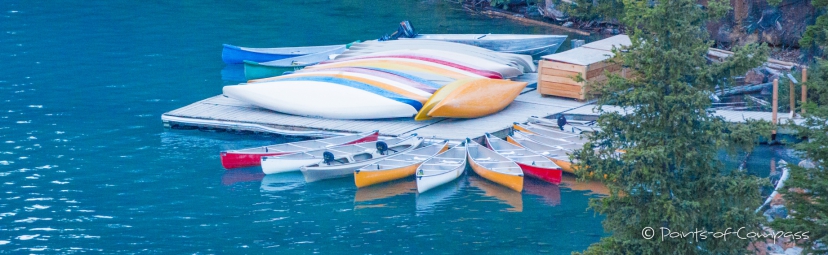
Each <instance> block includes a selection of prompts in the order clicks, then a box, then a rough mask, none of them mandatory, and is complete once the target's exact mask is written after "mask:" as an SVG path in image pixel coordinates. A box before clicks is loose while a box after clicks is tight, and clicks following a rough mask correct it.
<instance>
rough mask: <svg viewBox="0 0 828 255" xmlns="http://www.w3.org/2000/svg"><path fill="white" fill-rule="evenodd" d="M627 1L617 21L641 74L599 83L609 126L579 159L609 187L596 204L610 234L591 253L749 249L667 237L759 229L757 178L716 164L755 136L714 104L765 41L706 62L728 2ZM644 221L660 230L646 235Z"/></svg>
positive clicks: (762, 55) (733, 241)
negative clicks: (724, 152) (723, 152)
mask: <svg viewBox="0 0 828 255" xmlns="http://www.w3.org/2000/svg"><path fill="white" fill-rule="evenodd" d="M623 6H624V9H623V10H621V11H620V12H619V13H621V15H620V16H619V17H618V19H619V20H620V21H621V22H622V23H623V24H624V25H625V26H626V27H627V28H628V30H627V31H628V35H629V36H630V38H631V39H632V46H630V47H629V48H628V49H625V50H624V51H625V53H624V52H618V53H620V54H619V55H620V57H619V58H620V61H623V64H624V65H625V66H627V67H629V68H631V69H632V70H634V72H635V73H636V75H635V77H634V78H633V79H629V80H625V79H622V78H620V77H618V76H611V78H610V79H609V80H608V81H607V82H606V83H605V84H601V91H602V95H603V96H602V97H601V98H599V100H598V105H599V106H598V108H599V109H600V110H601V111H602V113H603V114H602V116H601V117H600V118H599V120H598V123H599V126H600V127H601V128H602V130H604V131H603V132H600V133H598V134H596V135H594V136H591V137H590V142H588V143H587V144H586V145H585V147H584V150H579V151H577V152H576V153H575V154H574V155H573V157H574V158H576V159H578V166H577V167H578V171H577V173H578V175H579V176H581V177H582V178H593V179H598V180H600V181H602V182H604V183H605V184H606V185H607V186H608V187H609V188H610V191H611V194H610V195H609V196H608V197H604V198H598V199H593V200H592V201H591V202H590V206H591V207H592V208H593V209H594V210H596V211H597V212H598V213H601V214H604V215H606V219H605V220H604V227H605V229H606V230H607V231H608V232H609V233H611V236H609V237H606V238H603V239H602V240H601V241H600V242H599V243H596V244H593V245H592V246H590V247H589V249H588V250H586V251H585V252H584V254H745V253H748V251H747V249H748V246H749V245H748V244H749V243H750V240H741V239H739V238H737V237H736V236H735V235H733V234H731V235H729V236H728V237H727V238H722V237H719V238H715V237H714V236H713V235H712V234H705V235H704V236H702V235H701V234H696V235H686V236H684V237H682V238H676V237H664V238H662V234H665V233H669V232H683V233H688V232H694V231H697V230H699V231H712V232H715V231H722V232H724V231H727V228H731V229H730V231H736V230H737V229H739V228H741V227H745V229H743V230H742V231H745V232H743V233H747V232H748V231H757V232H759V231H760V228H759V227H760V222H761V220H762V219H761V218H760V217H759V216H758V215H757V214H755V213H754V212H753V211H754V209H755V208H756V206H757V205H759V204H761V201H760V192H759V186H760V179H759V178H757V177H752V176H748V175H746V174H745V173H743V172H742V171H739V170H736V169H725V168H724V167H723V166H722V165H721V164H720V163H719V161H718V160H717V153H718V151H719V150H720V149H721V148H723V147H726V146H728V145H731V144H732V142H733V141H738V142H737V143H739V144H748V145H752V144H753V142H752V141H753V139H754V138H755V136H756V134H755V133H754V132H747V131H749V130H747V131H746V130H745V129H734V128H733V127H732V126H729V125H728V124H727V123H725V121H724V120H723V119H722V118H720V117H717V116H715V115H714V114H712V112H711V111H709V110H708V109H709V108H710V106H711V103H712V102H711V99H710V95H711V93H713V91H714V90H715V89H716V86H726V85H728V84H729V83H730V81H731V80H732V78H733V76H735V75H741V74H744V73H745V72H746V71H747V70H748V69H750V68H753V67H756V66H759V65H760V64H761V63H762V62H763V61H764V60H765V59H767V50H766V47H765V46H760V45H749V46H745V47H741V48H738V49H736V51H735V52H736V53H735V55H734V56H733V57H731V58H729V59H728V61H726V62H724V63H720V64H711V63H709V62H708V60H707V59H706V58H705V56H706V52H707V50H708V47H709V46H711V45H712V42H711V41H710V40H709V35H708V33H707V31H706V30H705V24H706V22H707V20H708V19H713V18H716V17H719V16H721V15H723V14H724V13H725V12H726V11H727V8H729V3H728V2H727V1H723V0H709V1H707V3H706V6H704V5H699V4H698V1H696V0H647V1H636V0H624V1H623ZM615 11H618V10H615ZM647 227H649V228H652V230H653V232H652V236H651V238H649V239H648V238H645V237H646V236H649V234H648V233H645V232H646V231H645V228H647ZM668 229H669V230H668ZM668 231H669V232H668ZM697 233H700V232H697ZM645 235H646V236H645ZM674 236H675V235H674Z"/></svg>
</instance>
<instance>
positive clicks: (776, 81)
mask: <svg viewBox="0 0 828 255" xmlns="http://www.w3.org/2000/svg"><path fill="white" fill-rule="evenodd" d="M778 107H779V79H773V103H771V109H772V111H773V113H772V114H771V122H772V123H773V126H774V128H773V130H772V131H771V136H773V135H776V124H777V119H776V114H777V108H778Z"/></svg>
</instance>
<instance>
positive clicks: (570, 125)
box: [526, 116, 601, 134]
mask: <svg viewBox="0 0 828 255" xmlns="http://www.w3.org/2000/svg"><path fill="white" fill-rule="evenodd" d="M526 121H527V123H530V124H536V125H538V126H543V127H545V128H549V129H554V130H559V129H560V127H558V123H557V120H551V119H547V118H540V117H538V116H530V117H529V118H528V119H527V120H526ZM562 131H564V132H571V133H575V134H583V133H595V132H599V131H601V128H600V127H598V126H597V125H596V124H595V121H594V120H591V121H584V120H567V121H566V125H564V126H563V130H562Z"/></svg>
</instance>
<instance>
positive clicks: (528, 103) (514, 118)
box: [161, 74, 784, 141]
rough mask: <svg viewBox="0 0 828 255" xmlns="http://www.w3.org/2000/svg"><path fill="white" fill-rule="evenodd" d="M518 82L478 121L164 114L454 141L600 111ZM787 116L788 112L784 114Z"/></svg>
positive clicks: (284, 131)
mask: <svg viewBox="0 0 828 255" xmlns="http://www.w3.org/2000/svg"><path fill="white" fill-rule="evenodd" d="M517 80H521V81H527V82H529V86H528V87H527V89H525V90H524V91H523V93H522V94H521V95H520V96H518V97H517V99H515V101H514V102H512V104H511V105H509V106H508V107H507V108H506V109H504V110H503V111H501V112H499V113H496V114H492V115H489V116H486V117H481V118H476V119H433V120H428V121H414V119H413V118H400V119H383V120H334V119H322V118H311V117H302V116H296V115H289V114H283V113H278V112H274V111H271V110H267V109H263V108H259V107H256V106H254V105H251V104H247V103H244V102H241V101H238V100H235V99H231V98H227V97H225V96H222V95H217V96H214V97H210V98H207V99H204V100H201V101H198V102H195V103H192V104H190V105H187V106H184V107H182V108H179V109H175V110H172V111H170V112H167V113H164V114H163V115H162V116H161V120H162V121H163V122H164V126H166V127H170V128H199V129H220V130H238V131H253V132H265V133H275V134H281V135H287V136H308V137H327V136H335V135H340V134H345V133H358V132H367V131H371V130H379V131H380V134H381V135H383V136H400V135H406V134H410V133H417V134H418V135H420V136H423V137H427V138H435V139H450V140H454V141H458V140H462V139H465V138H467V137H468V138H478V137H481V136H483V135H484V134H485V133H492V134H495V135H498V136H504V135H505V133H506V132H508V131H509V128H510V127H511V126H512V124H513V123H514V122H523V121H526V119H527V118H528V117H529V116H540V117H543V116H549V115H557V114H561V113H566V114H572V115H597V114H596V113H595V112H594V111H593V108H594V107H593V105H591V104H587V103H584V102H578V101H575V100H573V99H568V98H560V97H550V96H541V95H540V94H539V93H538V92H537V91H536V90H535V87H536V84H537V74H526V75H523V76H521V77H519V78H518V79H517ZM717 114H720V115H722V116H724V117H725V119H727V120H728V121H732V122H744V120H745V119H763V120H770V119H771V113H770V112H747V111H717ZM781 116H784V115H781Z"/></svg>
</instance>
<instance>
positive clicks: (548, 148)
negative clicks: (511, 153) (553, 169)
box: [506, 131, 575, 173]
mask: <svg viewBox="0 0 828 255" xmlns="http://www.w3.org/2000/svg"><path fill="white" fill-rule="evenodd" d="M506 141H507V142H509V143H511V144H514V145H517V146H520V147H523V148H526V149H527V150H530V151H533V152H535V153H537V154H540V155H543V156H544V157H547V158H549V159H550V160H552V162H555V164H556V165H558V166H560V167H561V170H563V171H564V172H567V173H575V169H574V168H573V167H572V163H573V162H572V161H571V160H570V159H569V154H571V153H572V150H568V149H565V148H563V147H560V146H553V145H547V144H543V143H540V142H537V141H535V140H532V139H529V137H528V136H526V135H525V134H524V133H522V132H520V131H515V133H514V134H513V135H511V136H507V137H506Z"/></svg>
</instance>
